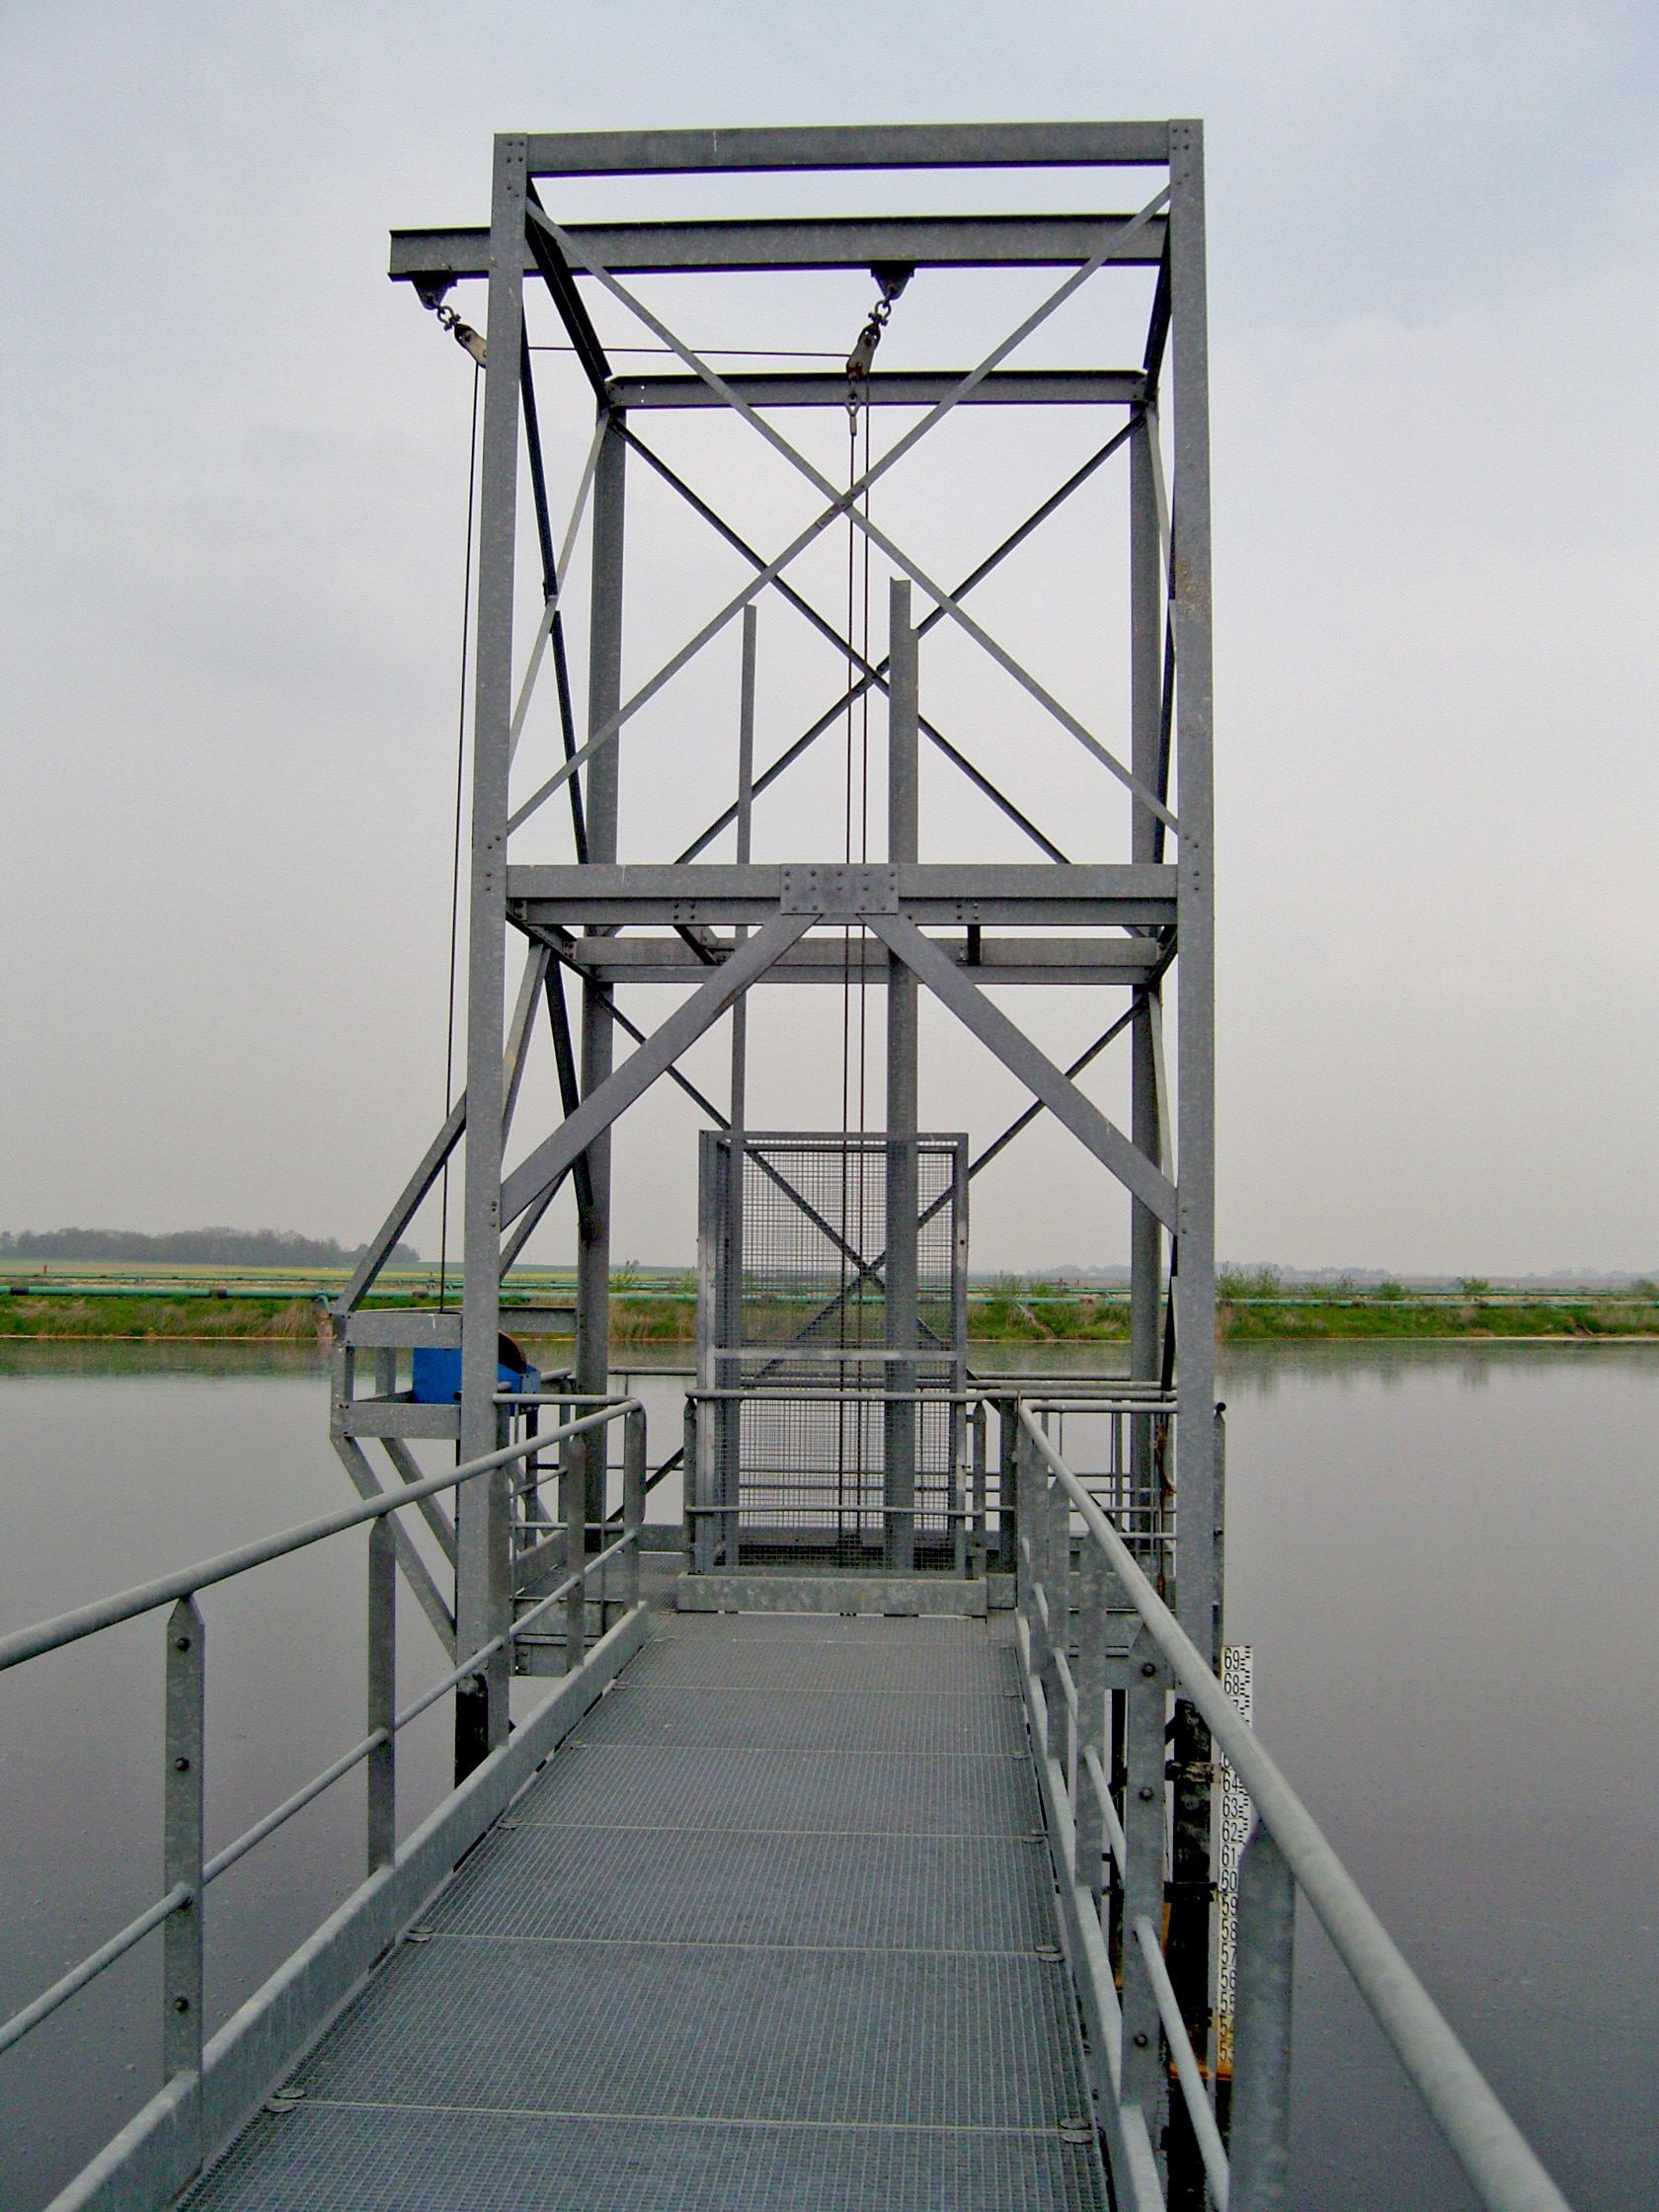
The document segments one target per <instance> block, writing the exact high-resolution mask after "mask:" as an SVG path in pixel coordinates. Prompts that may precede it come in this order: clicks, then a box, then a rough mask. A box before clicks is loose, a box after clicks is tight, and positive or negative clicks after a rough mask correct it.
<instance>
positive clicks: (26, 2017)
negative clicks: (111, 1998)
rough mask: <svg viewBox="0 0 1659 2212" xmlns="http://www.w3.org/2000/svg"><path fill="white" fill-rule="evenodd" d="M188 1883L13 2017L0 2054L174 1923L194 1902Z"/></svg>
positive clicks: (0, 2037) (1, 2037)
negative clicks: (182, 1908) (153, 1932)
mask: <svg viewBox="0 0 1659 2212" xmlns="http://www.w3.org/2000/svg"><path fill="white" fill-rule="evenodd" d="M192 1894H193V1892H192V1890H191V1886H190V1884H189V1882H175V1883H174V1884H173V1887H172V1888H171V1889H170V1890H169V1891H168V1892H167V1895H166V1896H165V1897H159V1898H157V1900H156V1902H155V1903H154V1904H153V1905H146V1906H145V1908H144V1910H143V1911H142V1912H141V1913H140V1914H139V1915H138V1918H137V1919H136V1920H130V1921H128V1922H127V1924H126V1926H125V1927H124V1928H123V1929H122V1930H121V1932H120V1934H119V1935H118V1936H111V1937H110V1940H109V1941H108V1942H107V1943H100V1944H99V1946H98V1948H97V1950H95V1951H93V1952H92V1953H91V1954H90V1956H88V1957H86V1958H83V1959H82V1960H81V1963H80V1964H79V1966H72V1967H71V1968H70V1969H69V1971H68V1973H67V1974H65V1975H64V1976H63V1977H62V1979H61V1980H60V1981H55V1982H53V1984H52V1986H51V1988H50V1989H45V1990H42V1991H41V1992H40V1996H39V1997H37V1998H36V1999H35V2001H34V2003H33V2004H32V2005H26V2006H25V2007H24V2008H23V2011H22V2012H21V2013H14V2014H13V2015H12V2017H11V2018H10V2019H9V2020H8V2021H7V2022H6V2024H5V2026H4V2027H0V2051H9V2050H10V2049H11V2047H12V2045H13V2044H14V2043H21V2042H22V2041H23V2038H24V2037H25V2036H26V2035H27V2034H28V2033H29V2030H30V2029H31V2028H32V2027H38V2026H39V2025H40V2022H41V2020H43V2019H44V2018H46V2016H47V2015H48V2014H51V2013H55V2012H56V2011H57V2009H58V2007H59V2006H60V2005H67V2004H68V2002H69V2000H70V1998H72V1997H73V1996H75V1994H76V1993H77V1992H78V1991H80V1990H83V1989H85V1988H86V1986H87V1984H88V1982H91V1981H96V1980H97V1978H98V1976H99V1975H100V1974H102V1973H103V1971H104V1969H105V1967H106V1966H114V1964H115V1963H116V1960H117V1959H118V1958H124V1957H125V1955H126V1953H127V1952H128V1951H129V1950H131V1948H132V1946H133V1944H134V1943H138V1942H142V1940H143V1939H144V1937H145V1936H147V1935H148V1934H149V1933H150V1931H151V1929H152V1928H159V1927H160V1926H161V1924H162V1922H163V1921H164V1920H171V1919H172V1917H173V1915H174V1914H175V1913H176V1912H177V1911H178V1910H179V1908H180V1906H181V1905H188V1904H189V1903H190V1901H191V1897H192Z"/></svg>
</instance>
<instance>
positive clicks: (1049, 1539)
mask: <svg viewBox="0 0 1659 2212" xmlns="http://www.w3.org/2000/svg"><path fill="white" fill-rule="evenodd" d="M1038 1479H1039V1481H1044V1480H1047V1489H1048V1495H1047V1496H1046V1497H1045V1498H1044V1500H1043V1506H1044V1520H1045V1523H1046V1527H1045V1529H1044V1537H1045V1540H1046V1541H1045V1542H1044V1545H1043V1590H1044V1595H1045V1596H1046V1597H1047V1599H1048V1601H1049V1634H1048V1641H1047V1643H1046V1644H1045V1646H1044V1659H1043V1697H1044V1699H1045V1700H1046V1701H1047V1704H1048V1708H1049V1757H1050V1758H1051V1759H1058V1760H1059V1761H1060V1763H1061V1766H1062V1768H1063V1769H1064V1771H1065V1775H1066V1786H1067V1791H1068V1792H1069V1793H1070V1795H1071V1798H1072V1800H1073V1802H1074V1801H1075V1798H1076V1774H1077V1758H1076V1750H1077V1739H1076V1731H1075V1729H1074V1728H1073V1727H1072V1725H1071V1708H1070V1705H1069V1704H1068V1702H1067V1696H1066V1682H1065V1677H1066V1675H1067V1674H1068V1673H1069V1672H1070V1657H1071V1500H1070V1498H1069V1496H1068V1495H1067V1490H1066V1485H1065V1484H1064V1483H1063V1482H1058V1481H1054V1480H1052V1479H1048V1478H1047V1472H1046V1470H1045V1469H1041V1468H1040V1469H1039V1470H1038Z"/></svg>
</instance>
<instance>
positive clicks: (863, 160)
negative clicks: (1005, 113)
mask: <svg viewBox="0 0 1659 2212" xmlns="http://www.w3.org/2000/svg"><path fill="white" fill-rule="evenodd" d="M1169 131H1170V126H1169V124H1168V123H1167V122H897V123H895V122H888V123H862V122H855V123H821V124H818V125H816V126H814V125H809V126H807V127H805V128H797V127H795V126H794V125H791V124H784V125H781V126H771V127H762V128H758V129H750V130H554V131H545V132H544V131H533V132H531V134H530V135H529V137H528V138H527V139H526V140H525V159H526V162H527V165H528V168H529V173H530V175H531V176H532V177H652V176H655V177H691V176H699V175H707V174H710V173H714V172H722V173H729V172H733V171H741V170H749V171H755V170H761V171H764V170H772V171H783V170H797V169H1093V168H1103V169H1113V168H1120V169H1153V168H1161V167H1162V166H1163V164H1164V163H1165V162H1167V161H1168V159H1169Z"/></svg>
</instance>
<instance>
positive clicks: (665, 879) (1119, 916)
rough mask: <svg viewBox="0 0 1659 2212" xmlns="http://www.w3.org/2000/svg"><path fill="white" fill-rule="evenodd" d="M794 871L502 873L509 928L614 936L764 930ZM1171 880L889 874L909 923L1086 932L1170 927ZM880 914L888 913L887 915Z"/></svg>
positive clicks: (705, 868)
mask: <svg viewBox="0 0 1659 2212" xmlns="http://www.w3.org/2000/svg"><path fill="white" fill-rule="evenodd" d="M804 872H805V871H804V869H801V868H788V867H781V866H776V865H766V864H751V866H748V867H738V866H735V865H731V866H719V865H712V864H708V863H704V862H701V861H692V862H690V863H688V864H686V865H684V866H669V867H653V866H635V865H624V866H621V867H586V868H584V867H580V866H575V865H571V866H561V865H545V866H542V865H525V866H521V867H510V868H509V869H508V871H507V904H508V913H509V916H510V918H511V919H513V920H514V921H516V922H517V923H518V924H519V925H520V926H521V927H526V928H530V927H536V926H538V925H539V926H543V927H546V926H551V925H553V924H556V923H573V922H592V923H594V924H614V925H616V926H618V927H624V928H625V927H629V926H633V927H642V926H649V925H650V924H652V923H657V924H659V925H666V926H670V927H672V926H673V925H674V924H675V923H679V922H687V923H688V922H742V921H747V922H754V921H765V920H767V919H769V918H770V916H771V915H773V914H775V913H776V912H777V910H778V906H779V902H780V900H781V899H782V898H783V896H784V892H785V889H786V885H785V880H784V879H785V877H786V875H788V876H790V877H792V878H793V877H796V876H798V875H800V874H802V873H804ZM1175 876H1176V871H1175V870H1174V869H1173V868H1171V867H1165V866H1156V867H1152V866H1146V865H1141V866H1133V865H1131V866H1105V867H1079V866H1076V865H1073V864H1070V863H1066V864H1062V863H1060V862H1058V861H1038V862H1035V863H1033V864H1032V865H1030V866H1022V865H1019V864H1006V865H1004V864H1001V863H993V864H990V865H979V864H975V865H935V864H931V863H922V864H921V865H918V866H910V867H904V868H901V869H900V870H899V871H898V892H897V901H896V909H897V911H899V912H901V913H904V914H908V915H909V918H910V920H912V921H915V922H931V923H933V924H935V925H937V924H940V923H950V922H974V923H985V922H993V923H994V922H1002V923H1015V924H1020V923H1023V924H1025V925H1027V926H1032V925H1037V926H1041V925H1043V924H1045V923H1047V924H1071V925H1083V926H1087V925H1089V924H1091V923H1092V924H1094V925H1096V926H1100V927H1108V926H1111V925H1114V924H1117V923H1125V922H1136V923H1143V924H1145V923H1151V924H1154V925H1165V926H1169V927H1173V926H1174V923H1175ZM888 910H894V908H893V907H892V906H890V907H889V909H888ZM822 911H823V916H824V918H829V917H830V914H831V913H833V914H834V916H835V917H836V918H848V919H856V918H857V915H858V912H859V911H860V909H859V907H858V906H857V905H854V904H849V905H847V906H845V907H841V906H839V905H831V904H827V905H825V907H824V908H823V909H822Z"/></svg>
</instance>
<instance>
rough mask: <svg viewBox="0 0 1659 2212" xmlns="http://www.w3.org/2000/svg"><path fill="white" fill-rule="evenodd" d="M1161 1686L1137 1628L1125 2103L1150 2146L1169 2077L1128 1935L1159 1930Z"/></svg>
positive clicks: (1132, 1680) (1127, 1827)
mask: <svg viewBox="0 0 1659 2212" xmlns="http://www.w3.org/2000/svg"><path fill="white" fill-rule="evenodd" d="M1165 1681H1166V1676H1165V1668H1164V1662H1163V1659H1162V1656H1161V1654H1160V1653H1159V1651H1158V1648H1157V1645H1156V1644H1155V1643H1154V1642H1153V1641H1152V1635H1151V1631H1150V1629H1148V1628H1146V1627H1145V1626H1143V1627H1142V1628H1141V1629H1140V1630H1139V1631H1138V1632H1137V1634H1136V1637H1135V1641H1134V1642H1133V1643H1132V1644H1131V1645H1130V1647H1129V1692H1128V1696H1127V1697H1126V1699H1125V1703H1126V1705H1127V1707H1128V1713H1127V1731H1126V1733H1127V1738H1128V1740H1127V1743H1126V1745H1125V1753H1126V1759H1125V1765H1126V1768H1127V1775H1126V1779H1125V1787H1124V1810H1123V1825H1124V1842H1125V1845H1126V1847H1127V1851H1126V1856H1127V1857H1128V1860H1129V1864H1128V1867H1127V1868H1126V1870H1125V1877H1124V1900H1123V1921H1124V1930H1125V1935H1124V1945H1123V2094H1124V2099H1125V2101H1126V2102H1130V2101H1133V2102H1134V2103H1137V2104H1139V2105H1140V2106H1141V2108H1142V2110H1143V2112H1144V2113H1145V2114H1146V2131H1147V2133H1148V2134H1149V2135H1150V2137H1151V2139H1152V2141H1153V2142H1154V2143H1156V2142H1157V2141H1158V2139H1159V2137H1160V2135H1161V2133H1162V2128H1161V2125H1160V2123H1159V2107H1160V2102H1161V2099H1162V2097H1163V2096H1164V2095H1165V2094H1167V2091H1168V2070H1167V2067H1166V2066H1165V2063H1164V2060H1163V2058H1162V2056H1161V2055H1160V2053H1159V2049H1158V2032H1159V2029H1158V2008H1157V1997H1156V1994H1155V1992H1154V1991H1153V1989H1152V1984H1151V1977H1150V1976H1149V1974H1148V1973H1147V1971H1146V1960H1145V1959H1144V1958H1143V1957H1142V1956H1141V1947H1140V1945H1139V1944H1138V1943H1136V1942H1135V1941H1134V1940H1133V1939H1132V1937H1131V1936H1130V1935H1129V1933H1128V1932H1129V1931H1130V1930H1132V1929H1133V1928H1134V1926H1135V1923H1136V1922H1137V1921H1138V1920H1140V1919H1142V1918H1143V1917H1145V1918H1146V1919H1147V1920H1149V1921H1150V1922H1151V1924H1152V1926H1153V1927H1154V1928H1161V1927H1162V1926H1163V1833H1164V1791H1163V1764H1164V1742H1163V1727H1164V1705H1165V1702H1166V1699H1165Z"/></svg>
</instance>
